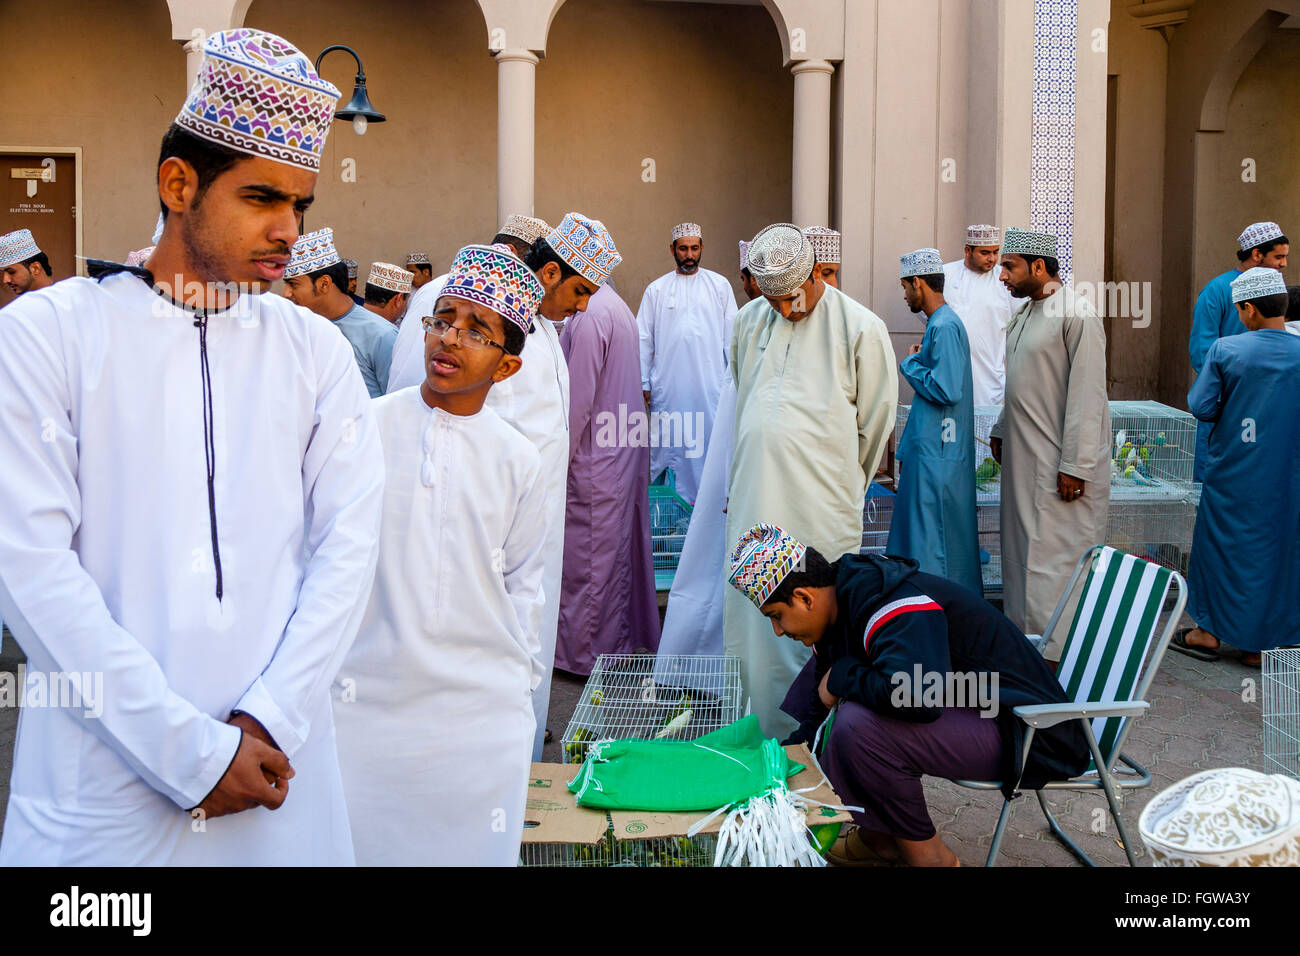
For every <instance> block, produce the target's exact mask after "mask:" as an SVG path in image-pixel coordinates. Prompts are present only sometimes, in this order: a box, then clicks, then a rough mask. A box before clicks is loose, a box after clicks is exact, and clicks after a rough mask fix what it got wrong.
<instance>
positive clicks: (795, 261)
mask: <svg viewBox="0 0 1300 956" xmlns="http://www.w3.org/2000/svg"><path fill="white" fill-rule="evenodd" d="M816 261H817V257H816V256H815V255H814V254H813V247H812V243H811V242H809V241H808V237H807V236H805V235H804V234H803V232H802V231H801V230H800V229H799V227H798V226H796V225H794V224H793V223H789V222H778V223H775V224H773V225H771V226H765V227H764V228H763V229H761V230H760V231H759V233H758V235H756V236H755V237H754V239H753V241H752V242H751V243H750V244H749V274H750V275H752V276H753V277H754V281H755V282H756V283H757V284H758V289H759V291H760V292H762V293H763V294H764V295H771V296H784V295H793V294H794V290H795V289H797V288H799V287H800V286H801V285H803V284H804V283H805V282H807V281H808V277H809V276H810V275H812V270H813V263H815V262H816Z"/></svg>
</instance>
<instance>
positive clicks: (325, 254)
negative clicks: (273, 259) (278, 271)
mask: <svg viewBox="0 0 1300 956" xmlns="http://www.w3.org/2000/svg"><path fill="white" fill-rule="evenodd" d="M290 256H291V258H290V259H289V264H288V265H287V266H285V269H284V278H286V279H293V278H296V277H297V276H305V275H307V274H308V273H309V272H317V271H319V270H320V269H327V268H329V267H330V266H332V265H334V263H336V262H342V261H343V260H342V259H341V258H340V257H339V253H338V250H337V249H335V248H334V230H333V229H331V228H330V227H329V226H326V227H325V228H324V229H317V230H316V231H315V232H304V233H303V234H302V235H301V236H299V237H298V239H297V241H296V242H295V243H294V244H293V249H292V250H291V251H290Z"/></svg>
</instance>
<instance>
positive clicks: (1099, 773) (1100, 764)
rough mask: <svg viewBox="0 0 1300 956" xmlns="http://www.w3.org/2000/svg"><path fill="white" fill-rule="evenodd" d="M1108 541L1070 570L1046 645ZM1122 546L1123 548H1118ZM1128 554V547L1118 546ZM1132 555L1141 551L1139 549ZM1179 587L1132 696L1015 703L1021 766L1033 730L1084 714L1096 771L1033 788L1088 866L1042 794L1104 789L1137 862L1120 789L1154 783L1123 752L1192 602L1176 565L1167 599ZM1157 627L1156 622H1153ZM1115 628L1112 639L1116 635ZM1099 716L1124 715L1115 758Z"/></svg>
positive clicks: (993, 854) (1004, 816) (1002, 822)
mask: <svg viewBox="0 0 1300 956" xmlns="http://www.w3.org/2000/svg"><path fill="white" fill-rule="evenodd" d="M1105 547H1106V546H1105V545H1100V544H1098V545H1094V546H1093V547H1091V548H1089V549H1088V550H1087V551H1085V552H1084V553H1083V556H1082V557H1080V558H1079V561H1078V563H1077V564H1075V566H1074V572H1073V573H1072V574H1071V575H1070V582H1069V584H1067V585H1066V586H1065V591H1064V592H1063V593H1062V595H1061V598H1060V600H1059V601H1058V602H1057V604H1056V609H1055V610H1054V611H1053V612H1052V617H1051V620H1049V621H1048V622H1047V628H1046V630H1045V632H1044V634H1043V643H1042V648H1043V649H1045V648H1046V647H1047V645H1048V642H1049V641H1050V639H1051V637H1052V635H1053V634H1054V633H1055V631H1056V628H1057V625H1058V624H1059V622H1060V619H1061V616H1062V614H1064V612H1065V607H1066V605H1067V604H1068V603H1069V600H1070V596H1071V595H1072V594H1073V593H1074V588H1075V585H1076V584H1078V581H1079V576H1080V575H1081V574H1082V573H1083V570H1084V568H1085V567H1087V568H1089V569H1091V567H1092V564H1093V561H1094V560H1095V558H1096V555H1097V554H1099V553H1100V552H1101V551H1102V550H1103V549H1104V548H1105ZM1114 550H1118V549H1114ZM1118 553H1120V554H1123V553H1124V552H1118ZM1133 557H1136V555H1134V556H1133ZM1137 560H1139V561H1143V562H1144V563H1147V564H1150V563H1151V562H1148V561H1145V559H1144V558H1137ZM1174 588H1177V596H1176V598H1175V602H1174V608H1173V612H1172V613H1171V614H1170V615H1169V618H1168V620H1167V621H1166V623H1165V627H1164V630H1163V631H1161V633H1160V636H1159V637H1158V638H1157V639H1156V643H1155V644H1154V646H1151V645H1150V644H1149V641H1148V651H1147V660H1146V666H1145V667H1144V668H1143V670H1142V678H1141V680H1140V681H1139V682H1138V684H1137V686H1136V687H1135V688H1134V689H1133V699H1132V700H1128V701H1119V700H1106V701H1071V702H1067V703H1063V704H1030V705H1025V706H1021V707H1016V708H1014V709H1013V711H1012V713H1014V714H1015V715H1016V716H1017V717H1019V718H1020V719H1021V720H1022V721H1024V722H1025V724H1026V731H1025V742H1024V747H1023V749H1022V751H1021V754H1020V766H1021V767H1023V766H1024V764H1025V760H1026V759H1027V758H1028V756H1029V748H1030V747H1031V746H1032V745H1033V742H1034V732H1035V731H1036V730H1038V729H1039V728H1046V727H1054V726H1055V725H1057V724H1059V723H1061V722H1063V721H1067V720H1079V721H1082V723H1083V734H1084V737H1085V738H1086V739H1087V741H1088V749H1089V750H1090V751H1091V752H1092V760H1093V765H1094V766H1095V767H1096V777H1093V776H1091V774H1090V773H1089V774H1085V775H1083V776H1079V777H1073V778H1071V779H1069V780H1051V781H1048V782H1047V783H1045V784H1044V785H1043V786H1042V787H1041V788H1039V789H1037V790H1035V791H1034V794H1035V796H1037V797H1038V805H1039V806H1040V807H1041V808H1042V810H1043V815H1044V816H1045V817H1046V818H1047V823H1048V826H1049V827H1051V831H1052V835H1053V836H1055V837H1056V838H1057V839H1058V840H1060V841H1061V843H1062V844H1063V845H1064V846H1065V848H1066V849H1067V850H1069V851H1070V852H1071V853H1072V854H1074V856H1075V857H1076V858H1077V859H1078V860H1079V862H1081V863H1082V864H1084V865H1085V866H1096V865H1097V864H1096V862H1095V861H1094V860H1093V859H1092V857H1090V856H1088V854H1087V853H1085V852H1084V850H1083V848H1082V847H1080V846H1079V845H1078V844H1077V843H1075V842H1074V840H1072V839H1071V838H1070V836H1069V834H1067V833H1066V832H1065V830H1064V829H1062V827H1061V825H1060V823H1058V822H1057V820H1056V817H1055V816H1053V815H1052V811H1051V808H1050V807H1049V806H1048V805H1047V800H1046V798H1045V797H1044V796H1043V791H1044V790H1073V791H1077V792H1090V791H1092V792H1095V791H1097V790H1101V791H1102V792H1104V793H1105V795H1106V802H1107V804H1109V806H1110V815H1111V817H1112V819H1114V821H1115V826H1116V828H1117V829H1118V830H1119V836H1120V842H1121V844H1122V846H1123V847H1124V855H1125V856H1127V857H1128V862H1129V865H1130V866H1137V858H1136V857H1135V856H1134V854H1133V841H1132V840H1131V839H1130V838H1129V834H1128V831H1127V830H1126V829H1125V827H1124V819H1123V817H1122V816H1121V814H1120V804H1119V791H1121V790H1136V789H1138V788H1140V787H1145V786H1147V785H1148V784H1150V783H1151V773H1150V771H1148V770H1147V769H1146V768H1145V767H1143V766H1142V765H1141V764H1139V763H1138V762H1137V761H1136V760H1134V759H1133V758H1131V757H1129V756H1128V755H1127V754H1125V753H1124V752H1123V749H1124V743H1125V741H1126V740H1127V739H1128V735H1129V731H1130V730H1131V729H1132V727H1133V723H1134V721H1135V720H1136V718H1138V717H1140V716H1141V715H1142V714H1144V713H1146V712H1147V711H1148V710H1149V709H1150V707H1151V705H1150V704H1149V703H1147V701H1146V696H1147V690H1148V689H1149V688H1150V686H1151V681H1152V679H1153V678H1154V677H1155V674H1156V671H1157V670H1158V669H1159V668H1160V662H1161V661H1162V660H1163V659H1164V656H1165V651H1166V650H1167V649H1168V647H1169V642H1170V640H1172V639H1173V635H1174V629H1175V628H1177V626H1178V623H1179V621H1180V620H1181V619H1182V616H1183V609H1184V608H1185V607H1186V606H1187V582H1186V581H1184V580H1183V576H1182V575H1181V574H1179V573H1178V572H1177V571H1171V572H1170V579H1169V585H1168V588H1167V589H1166V591H1165V600H1166V601H1167V600H1168V595H1169V591H1170V590H1172V589H1174ZM1152 627H1153V630H1154V627H1155V625H1154V624H1153V625H1152ZM1113 639H1114V634H1113V633H1112V634H1111V635H1110V636H1109V638H1108V640H1113ZM1098 717H1123V718H1125V720H1124V726H1123V727H1122V728H1121V729H1120V732H1119V735H1118V736H1117V737H1116V738H1115V744H1114V746H1113V747H1111V751H1110V759H1109V760H1107V759H1104V758H1103V757H1102V753H1101V747H1100V746H1099V745H1098V743H1097V737H1096V735H1095V734H1094V733H1093V730H1092V721H1093V720H1095V719H1096V718H1098ZM1117 762H1118V763H1122V764H1123V765H1124V767H1123V768H1122V769H1121V770H1120V771H1119V774H1118V775H1116V772H1115V769H1116V768H1115V764H1116V763H1117ZM953 783H955V784H957V785H958V786H960V787H966V788H968V789H971V790H1001V789H1002V782H1001V781H996V780H954V781H953ZM1020 795H1021V793H1020V789H1019V787H1017V789H1016V792H1015V793H1014V794H1013V795H1012V797H1011V799H1007V798H1005V797H1004V798H1003V801H1002V812H1001V814H1000V815H999V816H998V824H997V827H996V829H995V830H994V831H993V843H992V845H991V846H990V847H989V854H988V858H987V859H986V860H985V861H984V865H985V866H993V865H994V863H995V862H996V860H997V856H998V851H999V850H1000V849H1001V848H1002V838H1003V837H1004V836H1005V835H1006V827H1007V821H1008V820H1009V819H1010V818H1011V807H1012V801H1013V800H1014V799H1015V798H1016V797H1019V796H1020Z"/></svg>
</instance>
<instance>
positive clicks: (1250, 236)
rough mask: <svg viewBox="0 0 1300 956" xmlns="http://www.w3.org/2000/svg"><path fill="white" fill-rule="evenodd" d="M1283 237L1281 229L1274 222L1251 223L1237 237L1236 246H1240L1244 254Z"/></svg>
mask: <svg viewBox="0 0 1300 956" xmlns="http://www.w3.org/2000/svg"><path fill="white" fill-rule="evenodd" d="M1283 235H1284V234H1283V232H1282V227H1281V226H1279V225H1278V224H1277V223H1275V222H1252V223H1251V224H1250V225H1249V226H1247V227H1246V229H1245V231H1244V232H1242V234H1241V235H1240V236H1238V237H1237V245H1239V246H1241V251H1242V252H1246V251H1248V250H1250V249H1254V248H1255V247H1256V246H1262V245H1264V243H1266V242H1272V241H1273V240H1274V239H1281V238H1282V236H1283Z"/></svg>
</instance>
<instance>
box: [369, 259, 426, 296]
mask: <svg viewBox="0 0 1300 956" xmlns="http://www.w3.org/2000/svg"><path fill="white" fill-rule="evenodd" d="M414 278H415V274H414V273H411V272H407V271H406V270H405V269H403V268H402V267H401V266H395V265H393V264H392V263H391V262H375V263H372V264H371V266H370V275H368V276H366V285H373V286H375V287H377V288H380V289H387V290H388V291H389V292H410V291H411V280H412V279H414Z"/></svg>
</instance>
